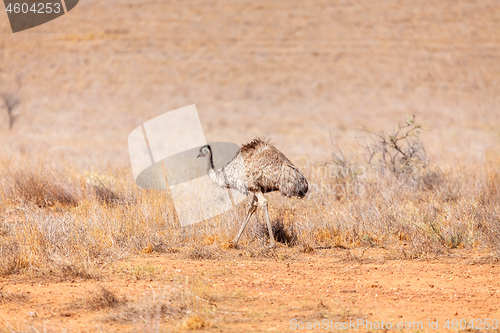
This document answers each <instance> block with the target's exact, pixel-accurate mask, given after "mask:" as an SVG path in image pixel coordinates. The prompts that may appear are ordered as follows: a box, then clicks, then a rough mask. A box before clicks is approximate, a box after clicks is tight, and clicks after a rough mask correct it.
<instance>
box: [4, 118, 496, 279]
mask: <svg viewBox="0 0 500 333" xmlns="http://www.w3.org/2000/svg"><path fill="white" fill-rule="evenodd" d="M404 126H406V125H404ZM415 126H416V124H415V123H409V125H408V126H406V127H398V129H397V130H396V132H381V133H377V134H376V135H375V136H372V137H371V138H372V140H371V141H367V142H368V145H366V144H365V146H364V148H361V149H360V150H359V151H358V152H357V154H354V153H353V154H351V153H350V154H346V155H349V157H346V156H345V155H344V153H346V152H343V154H341V155H339V154H336V155H332V157H331V158H330V159H329V160H328V161H325V162H322V163H311V162H308V163H306V164H304V165H301V166H300V167H301V169H302V170H303V171H304V173H305V175H306V177H307V178H308V180H309V183H310V193H309V194H308V196H307V197H306V198H305V199H304V200H300V199H288V198H284V197H281V196H279V195H277V194H270V195H269V201H270V214H271V219H272V223H273V229H274V232H275V235H276V239H277V240H278V242H280V243H281V244H283V246H288V247H291V248H295V249H297V251H304V252H314V250H315V249H317V248H323V249H324V248H351V247H380V248H384V249H387V250H389V253H391V254H392V256H394V257H397V258H419V257H426V256H434V255H436V254H440V253H446V252H447V251H448V250H449V249H454V248H467V249H481V250H484V251H486V252H487V253H490V254H492V255H494V256H498V254H499V253H500V245H499V244H500V220H499V218H500V171H499V170H500V160H499V159H493V158H490V160H489V161H488V163H487V164H486V165H477V166H474V167H470V166H469V167H461V166H460V165H457V166H456V167H454V168H450V169H446V170H443V169H440V168H439V167H438V166H435V165H433V164H432V163H430V161H428V160H426V157H425V154H422V152H423V150H422V149H423V147H422V146H421V144H420V142H419V141H418V139H419V137H418V135H419V134H418V133H417V131H414V129H415ZM398 131H399V132H398ZM408 131H409V132H408ZM408 133H409V134H408ZM398 138H399V139H401V140H399V139H398ZM395 143H397V144H396V145H395ZM391 145H392V146H391ZM415 149H416V150H415ZM384 154H386V155H385V156H384ZM394 154H396V155H394ZM397 154H400V155H399V156H398V155H397ZM405 154H406V155H405ZM388 156H389V157H392V158H389V159H387V157H388ZM2 165H3V169H2V170H1V171H0V172H1V178H0V179H1V186H2V187H1V188H2V190H1V191H0V199H1V201H0V257H1V258H2V260H1V261H0V274H2V275H8V274H20V273H22V274H28V275H29V276H34V277H36V276H53V277H55V278H59V279H68V278H74V277H81V278H99V277H100V276H101V274H102V270H103V269H105V268H106V267H108V266H109V264H110V263H112V262H113V261H116V260H119V259H121V258H124V257H125V256H127V255H128V254H131V253H150V252H158V253H174V252H180V253H184V254H185V256H186V257H187V258H191V259H223V258H224V256H225V253H228V252H230V251H231V250H229V249H230V248H231V247H232V242H231V240H232V238H233V237H234V235H235V234H236V233H237V231H238V227H239V223H240V222H241V221H242V219H243V217H244V214H245V211H246V207H245V206H244V205H240V206H239V207H237V209H235V210H233V211H230V212H228V213H226V214H223V215H220V216H217V217H215V218H213V219H212V220H210V221H207V222H204V223H198V224H195V225H191V226H188V227H185V228H181V227H180V226H179V224H178V222H177V220H176V216H175V210H174V205H173V202H172V200H171V198H170V197H169V194H168V192H162V191H156V190H143V189H140V188H138V187H137V186H135V184H134V182H133V179H132V176H131V174H130V172H129V170H128V169H108V170H107V171H105V172H103V173H96V172H83V173H82V172H81V171H76V170H75V169H72V168H71V167H70V166H67V165H59V166H56V167H54V166H53V165H46V164H39V165H32V164H27V163H16V164H15V165H14V164H9V163H3V164H2ZM258 212H259V213H258V214H257V215H258V216H257V220H258V222H257V223H256V222H255V220H253V221H252V222H251V223H250V224H249V227H248V228H247V230H246V231H245V233H244V235H243V237H242V239H241V241H240V244H241V245H242V247H243V251H249V253H250V254H251V255H265V256H266V255H270V254H269V253H267V252H265V251H260V249H261V248H262V247H263V246H265V245H266V243H267V235H266V229H265V227H263V219H262V217H261V216H259V214H261V212H260V211H258ZM259 251H260V252H259Z"/></svg>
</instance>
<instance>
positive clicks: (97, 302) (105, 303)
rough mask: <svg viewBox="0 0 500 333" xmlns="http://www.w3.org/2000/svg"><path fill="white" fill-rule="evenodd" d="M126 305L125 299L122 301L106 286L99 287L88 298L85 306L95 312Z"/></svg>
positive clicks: (85, 300)
mask: <svg viewBox="0 0 500 333" xmlns="http://www.w3.org/2000/svg"><path fill="white" fill-rule="evenodd" d="M125 303H126V301H125V300H124V299H120V298H119V297H118V296H117V295H116V293H115V292H114V291H112V290H110V289H108V288H106V287H105V286H99V287H98V288H97V290H95V291H94V292H93V293H92V294H91V295H90V296H89V297H88V298H86V299H84V304H85V306H86V307H87V308H89V309H91V310H94V311H95V310H101V309H109V308H115V307H118V306H121V305H123V304H125Z"/></svg>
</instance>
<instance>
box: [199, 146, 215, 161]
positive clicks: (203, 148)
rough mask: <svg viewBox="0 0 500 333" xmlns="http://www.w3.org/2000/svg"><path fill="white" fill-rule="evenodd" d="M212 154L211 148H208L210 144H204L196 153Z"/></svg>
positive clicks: (205, 155) (203, 155)
mask: <svg viewBox="0 0 500 333" xmlns="http://www.w3.org/2000/svg"><path fill="white" fill-rule="evenodd" d="M210 155H212V148H210V145H204V146H203V147H201V148H200V152H199V153H198V156H197V157H196V158H198V157H209V156H210Z"/></svg>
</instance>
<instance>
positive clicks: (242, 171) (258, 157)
mask: <svg viewBox="0 0 500 333" xmlns="http://www.w3.org/2000/svg"><path fill="white" fill-rule="evenodd" d="M198 157H205V158H206V159H207V173H208V177H209V178H210V180H211V181H212V182H214V183H215V184H218V185H219V186H221V187H227V188H231V189H235V190H238V191H240V192H241V193H243V194H245V195H248V194H249V192H250V193H252V194H253V196H252V200H251V202H250V207H249V209H248V213H247V215H246V218H245V220H244V221H243V223H242V224H241V227H240V230H239V232H238V235H237V236H236V238H235V239H234V244H235V246H236V245H237V243H238V240H239V239H240V237H241V234H242V233H243V230H244V229H245V227H246V225H247V223H248V221H249V220H250V217H251V216H252V215H253V213H255V211H256V210H257V205H258V204H260V206H261V208H262V210H263V211H264V213H265V216H266V223H267V229H268V231H269V239H270V246H271V247H275V246H276V242H275V240H274V236H273V232H272V227H271V222H270V220H269V213H268V209H267V200H266V198H265V197H264V193H268V192H273V191H279V192H280V193H281V194H282V195H285V196H287V197H299V198H303V197H304V196H305V195H306V193H307V190H308V184H307V179H306V178H305V177H304V175H303V174H302V173H301V172H300V171H299V170H298V169H297V168H296V167H295V166H294V165H293V164H292V162H290V160H289V159H288V158H287V157H286V156H285V155H284V154H283V153H282V152H280V151H279V150H278V149H277V148H276V147H274V146H273V145H271V144H270V143H269V141H268V140H263V139H260V138H256V139H254V140H253V141H251V142H249V143H247V144H244V145H243V146H241V149H240V151H239V152H238V153H237V154H236V155H235V156H234V157H233V159H231V161H229V162H228V163H227V164H226V165H225V166H224V167H222V168H221V169H220V170H215V168H214V164H213V159H212V149H211V147H210V145H205V146H203V147H201V148H200V152H199V154H198Z"/></svg>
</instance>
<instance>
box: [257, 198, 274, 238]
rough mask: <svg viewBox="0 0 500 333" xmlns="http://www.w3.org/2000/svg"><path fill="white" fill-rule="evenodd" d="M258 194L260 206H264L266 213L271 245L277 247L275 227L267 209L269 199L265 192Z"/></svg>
mask: <svg viewBox="0 0 500 333" xmlns="http://www.w3.org/2000/svg"><path fill="white" fill-rule="evenodd" d="M257 196H258V198H259V202H260V206H261V207H262V209H263V210H264V213H265V215H266V222H267V230H268V231H269V247H270V248H275V247H276V242H275V241H274V235H273V228H272V226H271V222H270V221H269V212H268V211H267V200H266V198H265V197H264V194H262V193H258V194H257Z"/></svg>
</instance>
